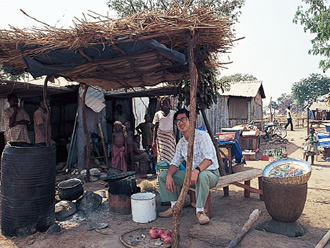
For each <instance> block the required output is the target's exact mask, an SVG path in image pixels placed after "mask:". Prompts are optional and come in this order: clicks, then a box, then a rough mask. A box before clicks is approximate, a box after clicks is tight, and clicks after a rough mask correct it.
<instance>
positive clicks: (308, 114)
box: [307, 108, 309, 135]
mask: <svg viewBox="0 0 330 248" xmlns="http://www.w3.org/2000/svg"><path fill="white" fill-rule="evenodd" d="M308 134H309V108H307V135H308Z"/></svg>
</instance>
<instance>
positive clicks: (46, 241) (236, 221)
mask: <svg viewBox="0 0 330 248" xmlns="http://www.w3.org/2000/svg"><path fill="white" fill-rule="evenodd" d="M317 131H319V132H324V131H325V128H324V127H321V128H318V129H317ZM305 135H306V129H305V128H304V129H302V128H300V129H296V130H295V131H288V140H289V144H287V145H285V146H286V149H287V151H288V153H289V157H290V158H302V149H301V147H302V145H303V137H304V136H305ZM265 145H267V144H265V143H262V144H261V147H260V148H261V149H263V147H265ZM267 164H268V162H267V161H261V160H258V161H248V162H247V166H248V167H254V168H261V169H263V168H264V167H265V166H266V165H267ZM329 178H330V163H329V162H325V161H321V156H319V157H318V160H317V161H316V164H315V165H314V166H313V170H312V175H311V177H310V180H309V182H308V194H307V200H306V204H305V208H304V211H303V214H302V216H301V217H300V218H299V220H298V222H299V223H300V224H301V225H302V226H303V227H304V229H305V231H306V233H305V235H303V236H301V237H295V238H293V237H287V236H283V235H279V234H273V233H268V232H266V231H263V230H262V228H261V227H262V225H263V224H264V223H266V222H268V221H270V220H271V217H270V215H269V214H268V212H267V210H266V208H265V205H264V202H263V201H261V200H259V196H258V195H256V194H251V197H250V198H244V196H243V189H241V188H238V187H236V186H230V196H229V197H224V196H223V191H222V190H220V191H219V192H216V193H213V194H212V211H213V217H212V218H211V222H210V223H209V224H208V225H204V226H200V225H199V224H198V223H197V220H196V218H195V210H194V209H193V208H192V207H191V206H187V207H185V208H184V210H183V212H184V215H183V217H182V218H181V225H180V235H181V236H180V247H189V248H194V247H196V248H201V247H226V246H227V245H228V244H229V243H230V241H231V240H232V239H234V238H235V236H236V234H237V233H238V232H239V231H240V229H241V227H242V226H243V225H244V223H245V221H246V220H247V219H248V217H249V215H250V213H251V212H252V211H253V210H254V209H259V210H261V212H262V214H261V216H260V218H259V219H258V221H257V222H256V223H255V224H254V226H253V227H252V228H251V230H250V231H249V232H248V233H247V234H246V236H245V237H244V238H243V240H242V241H241V242H240V243H239V244H238V246H237V247H262V248H267V247H278V248H284V247H300V248H301V247H314V246H315V245H316V244H317V243H318V242H319V241H320V240H321V238H322V237H323V235H324V234H325V233H326V232H327V231H328V230H329V228H330V184H329ZM220 180H221V179H220ZM140 181H141V180H139V182H140ZM150 183H154V184H155V180H154V181H150ZM251 184H252V186H257V180H256V179H254V180H252V182H251ZM144 186H146V183H144ZM84 189H85V190H92V191H94V192H96V193H98V192H100V191H102V190H106V188H105V184H104V182H102V181H97V182H93V183H85V184H84ZM166 208H167V206H161V205H160V203H159V197H158V198H157V211H158V212H159V211H163V210H165V209H166ZM98 222H102V223H103V222H105V223H108V225H109V226H108V228H105V229H101V230H91V228H90V225H91V224H92V223H98ZM57 223H58V224H59V225H60V226H61V231H60V232H58V233H54V234H46V233H35V234H33V235H31V236H28V237H13V238H6V237H4V236H3V235H0V247H10V248H12V247H31V248H32V247H35V248H41V247H50V248H51V247H54V248H55V247H56V248H58V247H79V248H80V247H81V248H83V247H84V248H92V247H114V248H117V247H118V248H120V247H124V246H123V245H122V243H121V241H120V236H121V235H122V234H124V233H125V232H128V231H130V230H132V229H135V228H140V227H163V228H168V229H171V228H172V219H171V218H169V219H161V218H157V219H156V220H155V221H154V222H151V223H148V224H139V223H135V222H133V221H132V216H131V215H130V214H128V215H122V214H117V213H113V212H111V211H109V204H108V202H107V198H103V203H102V204H101V205H100V206H99V208H98V209H97V210H96V211H94V212H92V214H90V215H88V216H84V215H78V214H75V215H74V216H73V217H72V218H69V219H68V220H66V221H62V222H57ZM325 247H327V248H330V241H329V242H328V244H327V245H326V246H325Z"/></svg>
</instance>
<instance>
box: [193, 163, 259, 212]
mask: <svg viewBox="0 0 330 248" xmlns="http://www.w3.org/2000/svg"><path fill="white" fill-rule="evenodd" d="M254 178H258V189H256V188H252V187H251V185H250V183H251V180H252V179H254ZM240 182H244V184H243V183H240ZM231 184H232V185H235V186H238V187H241V188H243V189H244V197H250V193H251V192H252V193H257V194H259V198H260V200H263V192H262V170H261V169H255V168H249V167H247V168H245V170H244V171H240V172H237V173H234V174H229V175H226V176H222V177H220V178H219V182H218V183H217V185H216V186H215V187H214V188H211V189H210V191H209V195H208V197H207V200H206V203H205V206H204V210H205V213H206V214H207V215H208V216H209V217H211V216H212V210H211V192H212V191H213V192H214V191H217V190H219V189H221V188H223V192H224V196H229V185H231ZM189 191H190V200H191V202H192V203H196V196H195V189H194V188H191V187H190V188H189Z"/></svg>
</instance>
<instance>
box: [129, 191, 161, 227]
mask: <svg viewBox="0 0 330 248" xmlns="http://www.w3.org/2000/svg"><path fill="white" fill-rule="evenodd" d="M131 206H132V219H133V221H134V222H137V223H148V222H152V221H154V220H155V219H156V195H155V194H153V193H150V192H147V193H136V194H133V195H131Z"/></svg>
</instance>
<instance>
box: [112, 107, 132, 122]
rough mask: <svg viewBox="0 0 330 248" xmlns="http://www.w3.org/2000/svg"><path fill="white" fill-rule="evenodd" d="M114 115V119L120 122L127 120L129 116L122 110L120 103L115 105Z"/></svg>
mask: <svg viewBox="0 0 330 248" xmlns="http://www.w3.org/2000/svg"><path fill="white" fill-rule="evenodd" d="M114 117H115V121H120V122H121V123H122V124H124V123H125V122H126V121H128V120H129V116H128V115H127V114H126V113H125V112H123V107H122V106H121V105H120V104H118V105H117V106H116V110H115V113H114Z"/></svg>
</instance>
